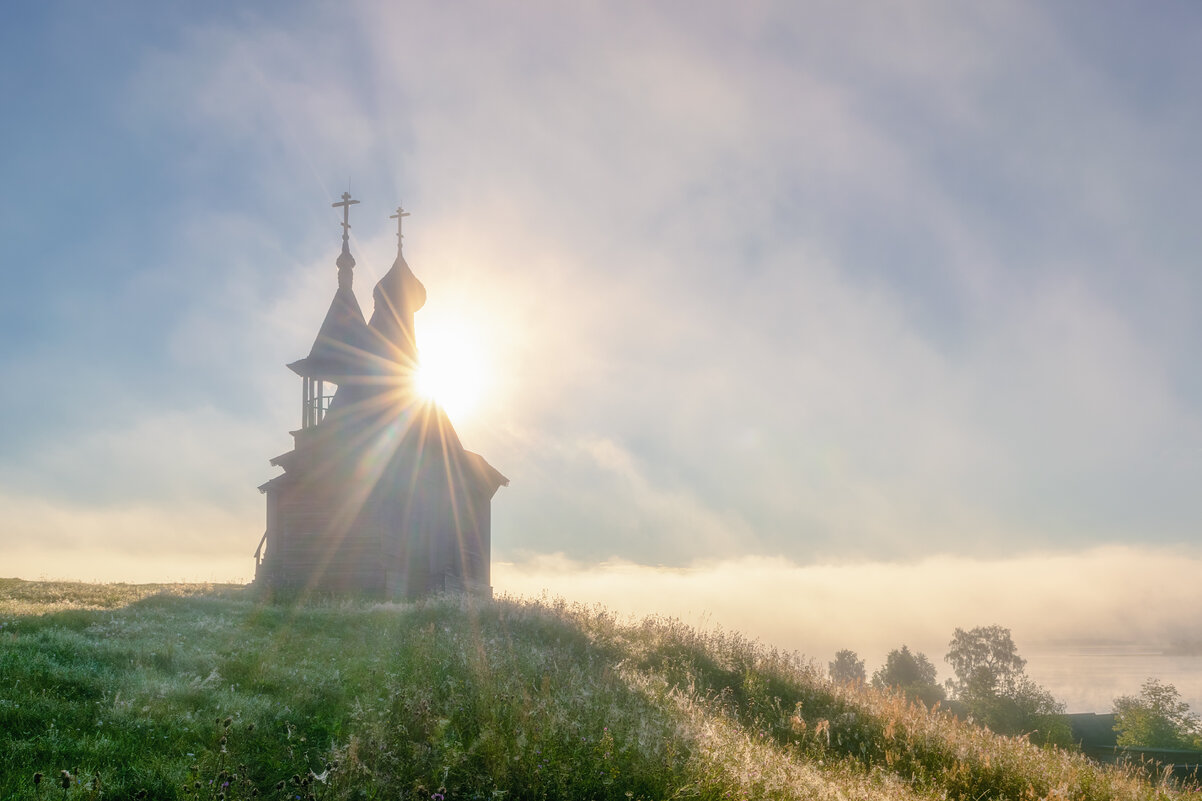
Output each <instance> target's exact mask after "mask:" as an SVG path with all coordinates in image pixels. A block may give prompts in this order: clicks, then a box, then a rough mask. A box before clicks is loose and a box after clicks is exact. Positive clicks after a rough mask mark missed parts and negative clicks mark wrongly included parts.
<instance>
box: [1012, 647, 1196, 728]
mask: <svg viewBox="0 0 1202 801" xmlns="http://www.w3.org/2000/svg"><path fill="white" fill-rule="evenodd" d="M1022 655H1023V656H1025V657H1026V659H1027V674H1028V675H1029V676H1030V677H1031V678H1032V679H1034V680H1035V681H1036V682H1038V683H1039V684H1040V685H1042V686H1043V687H1044V688H1045V689H1047V690H1049V691H1051V693H1052V695H1054V696H1056V698H1058V699H1059V700H1061V701H1063V702H1064V704H1065V707H1066V709H1067V711H1069V712H1110V711H1112V708H1113V704H1114V699H1115V698H1116V697H1118V696H1120V695H1138V694H1139V688H1140V685H1142V684H1143V683H1144V681H1145V680H1146V679H1148V678H1149V677H1155V678H1158V679H1160V680H1161V681H1162V682H1165V683H1168V684H1172V685H1173V686H1175V687H1176V688H1177V690H1178V691H1179V692H1180V693H1181V698H1182V700H1183V701H1185V702H1186V703H1188V704H1189V705H1190V708H1191V709H1192V710H1193V711H1194V712H1197V713H1199V714H1202V655H1199V656H1177V655H1172V654H1166V653H1165V652H1164V651H1163V650H1161V649H1159V648H1153V647H1145V646H1135V645H1122V646H1115V645H1107V646H1094V645H1091V646H1062V647H1052V646H1044V647H1043V648H1041V649H1032V650H1031V651H1029V652H1024V653H1023V654H1022Z"/></svg>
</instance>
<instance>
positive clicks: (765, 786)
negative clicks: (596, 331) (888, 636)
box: [0, 579, 1185, 801]
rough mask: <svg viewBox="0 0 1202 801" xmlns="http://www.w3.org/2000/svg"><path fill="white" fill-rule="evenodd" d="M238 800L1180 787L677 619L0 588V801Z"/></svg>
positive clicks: (140, 589)
mask: <svg viewBox="0 0 1202 801" xmlns="http://www.w3.org/2000/svg"><path fill="white" fill-rule="evenodd" d="M64 771H66V773H64ZM37 774H40V775H41V780H40V783H35V775H37ZM64 784H66V787H64ZM255 797H257V798H268V799H293V800H294V801H295V799H302V800H303V799H377V798H378V799H384V798H387V799H398V798H404V799H422V800H423V801H443V800H444V799H446V800H449V799H470V798H480V799H527V798H531V799H537V798H562V799H589V798H597V799H619V800H621V799H639V798H642V799H661V798H706V799H761V798H781V799H794V798H797V799H936V798H953V799H965V801H968V800H969V799H973V800H975V799H1002V798H1005V799H1033V798H1072V799H1153V798H1178V797H1182V798H1184V797H1185V796H1184V794H1181V795H1179V794H1178V793H1177V792H1176V791H1173V790H1170V789H1168V788H1165V787H1159V786H1155V785H1153V784H1149V783H1146V782H1143V781H1141V780H1139V779H1138V778H1136V777H1134V776H1131V775H1128V774H1124V773H1119V772H1115V771H1113V770H1105V769H1102V768H1100V767H1098V766H1095V765H1093V764H1092V763H1090V762H1089V761H1088V760H1087V759H1085V758H1084V757H1082V756H1080V755H1074V754H1067V753H1064V752H1060V751H1055V750H1041V749H1039V748H1036V747H1035V746H1033V745H1031V744H1029V743H1028V742H1026V741H1025V740H1022V739H1013V738H1001V737H996V736H993V735H991V734H990V733H988V732H986V731H983V730H980V729H978V728H975V727H972V726H969V725H966V724H963V723H960V722H957V721H955V720H953V719H951V718H950V717H948V716H946V715H943V714H941V713H933V714H932V713H927V712H926V711H925V710H923V709H920V708H916V707H913V706H911V705H909V704H907V703H906V702H905V701H903V700H901V699H899V698H895V697H891V696H888V695H883V694H879V693H874V692H871V691H866V690H859V689H846V688H837V687H833V686H831V685H830V684H829V683H828V682H826V681H825V680H824V679H822V678H821V677H820V676H819V675H818V673H817V672H816V671H815V670H814V669H812V668H811V667H810V666H808V665H807V664H806V663H804V662H803V661H801V660H800V659H799V658H798V657H796V656H794V655H790V654H784V653H780V652H778V651H775V650H772V649H769V648H766V647H764V646H762V645H759V644H757V643H753V642H749V641H747V640H746V639H744V638H742V637H740V636H738V635H735V634H729V633H721V632H703V631H698V630H696V629H693V628H690V627H687V626H685V625H683V624H681V623H679V622H677V621H674V620H667V619H661V618H648V619H647V620H644V621H641V622H622V621H619V620H617V619H615V618H614V616H613V615H612V614H610V613H608V612H606V611H605V610H602V609H597V608H582V607H577V606H568V605H565V604H562V603H548V602H530V601H513V600H497V601H488V602H475V603H471V602H468V601H466V600H464V599H456V598H447V599H440V600H434V601H430V602H427V603H421V604H415V605H390V604H371V603H366V602H355V603H352V602H330V603H314V604H307V605H298V606H282V605H271V604H263V603H257V602H256V600H255V598H254V596H253V593H252V592H251V591H249V590H247V589H245V588H242V587H230V586H213V587H202V586H195V585H192V586H189V585H174V586H172V585H153V586H151V585H140V586H132V585H82V584H62V583H48V582H24V581H19V580H15V579H2V580H0V798H4V799H77V798H105V799H120V798H154V799H172V798H179V799H218V798H223V799H243V798H255Z"/></svg>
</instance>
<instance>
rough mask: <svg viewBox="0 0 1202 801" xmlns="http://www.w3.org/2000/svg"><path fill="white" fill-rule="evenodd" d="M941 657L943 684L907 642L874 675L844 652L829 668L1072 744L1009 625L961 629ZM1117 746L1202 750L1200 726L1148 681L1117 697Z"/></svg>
mask: <svg viewBox="0 0 1202 801" xmlns="http://www.w3.org/2000/svg"><path fill="white" fill-rule="evenodd" d="M944 659H945V660H946V661H947V663H948V664H949V665H951V668H952V672H953V673H954V674H955V675H954V677H953V678H950V679H948V680H947V681H945V682H944V683H943V684H940V683H939V682H938V680H937V678H936V671H935V666H934V665H933V664H931V660H929V659H928V658H927V657H926V655H925V654H923V653H921V652H915V651H911V650H910V649H909V647H907V646H905V645H903V646H902V647H901V648H897V649H894V650H892V651H890V652H889V654H888V656H886V657H885V664H884V665H882V666H881V667H880V669H878V670H877V671H876V672H874V673H873V674H872V679H871V682H870V681H869V679H868V676H867V674H866V673H865V670H864V660H862V659H860V658H859V656H858V655H857V654H856V652H855V651H851V650H848V649H844V650H841V651H839V652H838V653H836V654H835V659H834V661H832V662H830V663H829V674H830V678H831V681H833V682H836V683H839V684H869V683H871V685H872V686H873V687H876V688H877V689H881V690H892V691H896V692H902V693H904V694H905V695H906V697H908V698H910V699H912V700H915V701H920V702H922V703H923V704H925V705H926V706H928V707H934V706H935V705H936V704H946V705H947V706H948V707H949V708H950V709H951V710H952V711H954V712H956V713H958V714H962V715H964V716H965V717H967V718H970V719H971V720H973V721H974V722H976V723H980V724H982V725H984V726H987V727H988V728H989V729H991V730H992V731H994V732H996V733H998V734H1004V735H1010V736H1015V735H1024V736H1029V737H1030V739H1031V741H1032V742H1036V743H1040V744H1047V745H1059V746H1072V745H1074V742H1073V737H1072V731H1071V729H1070V728H1069V724H1068V721H1067V720H1066V719H1065V717H1064V704H1062V703H1060V702H1059V701H1057V700H1056V699H1055V698H1054V697H1053V696H1052V694H1051V693H1050V692H1048V691H1047V690H1045V689H1044V688H1042V687H1040V686H1039V685H1038V684H1036V683H1035V682H1034V681H1033V680H1032V679H1031V678H1030V677H1029V676H1028V675H1027V674H1026V665H1027V660H1025V659H1023V658H1022V657H1021V656H1019V654H1018V648H1017V647H1016V646H1015V645H1014V640H1013V639H1012V638H1011V636H1010V629H1008V628H1005V627H1004V626H997V625H994V626H978V627H976V628H973V629H969V630H967V631H966V630H964V629H961V628H957V629H956V630H955V632H954V633H953V635H952V640H951V642H950V643H949V644H948V652H947V654H946V656H945V657H944ZM1114 714H1115V724H1114V729H1115V733H1116V735H1117V739H1118V744H1119V745H1121V746H1138V747H1144V748H1180V749H1202V724H1200V722H1199V718H1198V716H1197V715H1196V714H1194V713H1193V712H1191V711H1190V708H1189V704H1187V703H1185V702H1184V701H1182V700H1181V694H1180V693H1179V692H1178V691H1177V688H1176V687H1174V686H1173V685H1172V684H1167V683H1162V682H1160V681H1159V680H1158V679H1152V678H1150V679H1148V680H1147V681H1146V682H1144V684H1143V687H1142V688H1141V691H1140V694H1139V695H1137V696H1127V695H1125V696H1122V697H1120V698H1116V699H1114Z"/></svg>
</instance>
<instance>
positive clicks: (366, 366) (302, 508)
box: [255, 193, 509, 599]
mask: <svg viewBox="0 0 1202 801" xmlns="http://www.w3.org/2000/svg"><path fill="white" fill-rule="evenodd" d="M358 202H359V201H357V200H352V199H351V196H350V194H349V193H343V195H342V200H341V202H337V203H334V204H333V205H334V206H335V207H340V208H341V209H342V210H343V221H342V252H341V254H340V255H339V256H338V259H337V261H336V265H337V267H338V288H337V290H336V291H335V292H334V299H333V301H332V302H331V303H330V309H329V311H328V312H327V313H326V316H325V320H324V321H322V324H321V328H320V329H319V330H318V333H317V339H316V340H315V341H314V343H313V348H312V349H311V350H310V351H309V355H308V356H306V357H305V358H303V359H300V360H299V361H295V362H293V363H291V364H289V365H288V367H289V369H291V370H292V371H293V372H294V373H296V374H297V375H299V376H300V377H301V380H302V383H301V392H302V395H301V397H302V402H301V426H300V428H299V429H297V430H296V431H292V432H291V434H292V436H293V445H294V447H293V449H292V450H291V451H289V452H288V453H285V454H283V455H281V456H277V457H275V458H274V459H272V460H271V464H272V465H274V466H276V467H280V468H283V470H284V472H283V474H282V475H279V476H276V477H275V478H273V479H271V480H270V481H268V482H267V483H266V484H263V485H262V486H261V487H259V490H260V491H261V492H263V493H264V494H265V495H266V496H267V530H266V531H265V532H264V534H263V538H262V540H261V541H260V542H259V547H258V549H257V550H256V551H255V583H256V585H258V586H261V587H264V588H265V589H267V590H268V591H285V592H301V593H307V592H316V593H356V594H366V595H373V596H382V597H387V598H398V599H402V598H416V597H421V596H424V595H428V594H432V593H437V592H456V591H458V592H469V593H475V594H484V595H488V594H491V592H492V588H491V580H490V551H491V532H490V528H491V503H492V497H493V495H495V494H496V492H497V489H498V488H500V487H502V486H506V485H508V484H509V479H507V478H506V477H505V476H503V475H501V473H499V472H498V471H497V470H496V469H495V468H494V467H493V466H492V465H490V464H489V463H488V462H486V461H485V460H484V458H483V457H482V456H480V455H479V454H476V453H472V452H471V451H468V450H466V449H465V448H464V447H463V445H462V444H461V443H460V441H459V436H458V435H457V434H456V433H455V428H454V426H452V425H451V421H450V419H449V418H448V417H447V414H446V412H445V411H444V410H443V409H442V407H441V406H439V405H438V404H437V403H435V402H433V401H431V400H428V399H426V398H423V397H422V396H421V395H420V394H419V393H418V392H417V390H416V387H415V382H414V379H415V375H416V371H417V366H418V358H419V356H418V350H417V344H416V338H415V336H414V321H413V315H414V312H416V311H417V310H418V309H420V308H421V307H422V306H423V305H424V304H425V302H426V288H425V287H424V286H422V283H421V281H419V280H418V279H417V276H415V275H414V274H413V271H412V270H410V269H409V265H408V264H407V263H406V262H405V258H404V256H403V255H402V245H403V236H402V228H401V225H402V222H403V221H404V218H405V217H407V216H409V215H408V213H407V212H405V211H404V210H403V209H400V208H398V209H397V213H396V214H394V215H393V219H395V220H396V221H397V256H396V261H394V262H393V264H392V268H391V269H390V270H389V271H388V273H387V274H386V275H385V276H384V277H383V278H382V279H380V281H379V283H377V284H376V287H375V289H374V291H373V292H372V299H373V304H374V305H373V310H372V315H371V320H370V321H365V319H364V317H363V312H362V311H361V310H360V308H359V302H358V301H357V300H356V298H355V293H354V291H353V289H352V286H351V285H352V280H353V271H354V267H355V259H354V258H353V257H352V256H351V252H350V238H349V235H350V227H351V226H350V207H351V206H352V205H355V204H357V203H358Z"/></svg>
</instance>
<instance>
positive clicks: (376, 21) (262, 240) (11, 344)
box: [0, 0, 1202, 707]
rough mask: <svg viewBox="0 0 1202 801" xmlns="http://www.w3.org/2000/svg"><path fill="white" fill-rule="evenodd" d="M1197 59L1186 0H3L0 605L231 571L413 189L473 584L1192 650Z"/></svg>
mask: <svg viewBox="0 0 1202 801" xmlns="http://www.w3.org/2000/svg"><path fill="white" fill-rule="evenodd" d="M1200 38H1202V6H1199V5H1198V4H1196V3H1188V2H1168V3H1163V4H1158V6H1157V10H1156V13H1151V12H1149V11H1148V9H1147V8H1145V7H1143V6H1140V5H1138V4H1120V3H1101V4H1098V3H1083V2H1067V3H1055V4H1048V3H1039V2H1034V0H1031V1H1030V2H1025V1H1023V0H1016V1H1015V2H1007V3H996V4H979V3H957V2H920V3H894V4H877V5H874V6H873V7H872V9H871V10H870V11H869V10H866V9H865V8H863V7H862V6H859V5H858V4H851V3H809V2H787V3H786V2H781V3H773V2H764V3H760V2H755V3H749V4H748V3H742V4H693V5H689V6H687V7H685V6H680V5H659V4H642V3H630V4H596V5H589V4H586V5H578V4H562V3H535V4H531V5H521V6H512V5H502V4H488V3H472V2H469V3H467V4H429V5H421V6H417V7H411V6H410V5H409V4H396V3H387V2H375V1H374V0H363V1H362V2H348V3H338V4H328V3H321V2H314V1H313V0H301V1H300V2H296V3H290V4H288V5H287V6H286V7H283V6H279V7H275V6H270V5H269V6H264V7H258V6H253V5H248V4H244V3H231V2H214V3H205V4H166V3H164V4H138V5H137V7H135V6H134V5H133V4H127V5H122V4H116V5H113V4H67V3H55V2H49V3H24V4H12V5H11V7H10V8H8V9H6V12H5V22H4V24H3V25H0V45H2V47H0V61H2V62H3V69H0V87H2V96H3V97H4V101H5V117H6V120H11V121H12V124H7V125H4V126H0V174H2V175H3V177H4V186H5V188H6V192H5V193H4V196H3V198H0V232H2V233H3V242H4V243H5V244H4V247H5V250H4V253H5V255H4V259H5V265H6V269H5V270H4V274H5V287H4V289H3V291H0V312H2V314H0V375H3V376H4V377H5V394H4V403H3V413H0V509H2V510H3V512H4V514H3V524H2V525H0V577H2V576H10V575H11V576H20V577H23V578H31V579H36V578H40V577H47V578H71V579H87V580H126V581H150V580H154V579H159V578H161V579H163V580H173V581H175V580H236V581H246V580H249V579H250V578H251V576H252V575H253V571H254V559H253V554H254V553H255V549H256V543H258V542H259V541H260V538H261V537H262V536H263V534H264V527H265V502H264V498H263V496H262V495H261V494H260V492H259V490H258V488H259V487H260V486H262V485H263V484H264V482H266V481H268V480H270V479H272V478H273V477H275V476H277V475H279V472H280V471H279V468H276V467H273V466H271V465H270V464H269V459H271V458H272V457H275V456H277V455H279V454H283V453H286V452H287V451H288V450H289V449H290V448H292V447H293V439H292V437H291V435H290V434H289V432H290V431H294V430H296V429H297V428H299V427H300V425H301V414H302V411H301V407H302V400H301V399H302V394H301V393H302V390H301V383H300V379H299V378H298V376H297V375H296V374H294V373H293V372H292V371H290V370H289V369H288V368H287V367H286V366H285V365H287V364H290V363H293V362H295V361H296V360H298V359H301V358H303V357H305V356H306V354H308V353H309V352H310V349H311V348H312V346H313V343H314V339H315V337H316V335H317V331H318V327H319V326H320V325H321V323H322V320H323V315H325V313H326V310H327V309H328V308H329V306H330V298H331V296H332V295H333V293H334V291H335V288H336V286H337V280H338V278H337V269H336V267H335V259H336V258H337V257H338V255H339V252H340V247H341V241H342V240H341V237H342V233H343V229H342V227H341V223H342V221H343V217H342V212H341V211H340V210H338V209H335V208H332V207H331V203H332V202H333V201H335V200H337V198H339V196H340V195H341V194H342V193H343V192H344V191H349V192H352V193H353V194H354V197H355V198H356V199H358V200H360V201H361V202H360V203H359V204H358V205H355V206H354V209H353V211H351V212H350V218H349V224H350V226H351V228H350V232H349V248H350V252H351V253H353V255H354V259H355V261H356V266H355V268H354V284H353V292H354V293H355V297H356V299H357V302H358V304H359V305H360V307H362V309H363V310H365V311H366V312H367V313H368V314H370V313H371V311H370V310H371V309H372V290H373V287H374V286H375V285H376V282H377V281H379V279H380V278H381V277H382V276H383V275H384V274H385V273H387V272H388V270H389V268H390V266H391V265H392V264H393V263H394V259H395V258H396V252H397V251H396V247H397V239H396V235H397V233H398V230H397V220H394V219H390V215H392V214H393V213H394V211H395V210H396V209H397V207H398V205H399V204H400V202H401V200H402V198H403V200H404V206H405V209H406V210H407V211H409V212H411V216H409V217H406V218H404V223H403V225H404V239H403V242H404V256H405V260H406V263H407V264H408V265H409V266H410V267H411V269H412V271H413V274H414V275H415V276H416V277H417V278H418V279H419V280H420V281H421V283H422V285H423V286H424V287H425V288H426V290H427V293H428V297H427V299H426V302H425V305H424V307H422V308H421V309H420V310H419V311H417V312H416V315H415V317H414V320H415V328H416V338H417V344H418V348H419V350H420V355H421V360H422V365H423V366H422V374H421V379H420V380H421V386H422V387H423V389H424V391H426V392H428V393H429V394H430V396H431V397H433V398H434V399H435V400H436V401H437V402H438V403H439V404H441V405H442V406H443V407H444V408H445V409H446V411H447V416H448V417H449V418H450V419H451V420H452V421H453V423H454V426H455V430H456V431H457V433H458V435H459V437H460V439H461V440H462V444H463V446H464V447H465V448H467V449H469V450H471V451H473V452H477V453H479V454H482V455H483V456H485V457H486V458H487V460H488V462H489V463H490V464H492V465H493V466H495V467H496V469H497V470H498V471H499V472H500V473H501V474H503V475H504V476H506V477H508V478H509V479H510V482H511V483H510V484H509V486H507V487H504V488H503V489H502V490H501V491H500V492H499V493H498V494H497V495H496V497H495V498H494V499H493V501H492V506H491V532H492V538H491V547H492V556H493V563H494V565H495V569H494V572H493V578H492V581H493V586H494V589H495V591H496V592H497V593H498V594H501V593H507V592H510V593H522V594H537V593H538V592H540V591H542V590H547V591H549V592H551V593H554V594H560V595H563V596H565V597H568V598H575V599H579V600H586V601H599V602H604V603H607V604H612V605H613V606H614V607H615V608H619V609H621V610H622V611H623V612H624V613H625V612H630V613H648V614H650V613H657V612H662V613H670V614H682V615H683V614H689V615H696V617H697V619H698V620H710V621H713V622H715V623H720V624H721V625H724V626H727V627H737V628H741V629H743V630H746V631H748V632H750V633H752V634H753V635H754V636H758V637H762V638H765V639H769V640H771V641H773V642H779V644H781V645H783V646H785V647H788V648H790V649H797V650H800V651H802V652H803V653H807V654H810V655H812V656H813V657H815V658H816V659H824V658H829V654H830V653H832V651H833V649H834V648H836V647H837V646H840V644H846V645H847V646H848V647H856V648H860V649H861V650H862V651H863V652H864V653H863V654H862V656H864V657H865V658H867V659H868V661H869V663H870V664H871V663H873V662H874V661H876V662H879V660H880V659H881V658H883V653H882V651H883V650H884V649H886V648H889V647H896V646H899V645H901V644H902V643H905V642H909V643H911V644H913V645H914V646H915V647H919V646H921V647H925V648H928V649H931V650H933V651H934V653H932V656H933V657H935V658H936V662H937V665H938V667H939V669H940V671H941V678H945V677H946V675H947V673H946V665H944V664H943V663H942V661H941V657H942V653H943V652H942V650H941V649H942V648H943V647H944V646H945V645H946V638H947V637H948V636H950V627H952V626H975V625H987V624H991V623H999V624H1002V625H1006V626H1008V627H1010V628H1012V629H1013V631H1014V635H1015V640H1016V642H1017V643H1018V644H1019V646H1020V648H1023V649H1026V650H1032V651H1033V650H1034V649H1036V648H1037V647H1044V646H1046V645H1047V644H1048V643H1052V642H1065V641H1069V640H1075V639H1082V638H1083V639H1088V640H1090V641H1091V642H1097V641H1105V642H1122V643H1141V644H1146V645H1148V646H1149V648H1161V647H1167V646H1168V645H1169V643H1170V641H1173V640H1180V641H1202V618H1199V616H1198V615H1197V614H1196V610H1197V609H1198V608H1199V603H1200V602H1202V597H1199V596H1198V594H1197V590H1196V589H1195V588H1194V587H1195V585H1196V581H1195V580H1194V579H1193V578H1192V577H1193V576H1196V575H1197V574H1198V571H1202V537H1200V530H1199V521H1202V492H1199V487H1202V360H1199V358H1198V354H1199V352H1202V314H1200V313H1199V309H1202V269H1199V267H1198V254H1199V252H1202V233H1200V230H1202V228H1200V227H1199V225H1198V219H1197V218H1198V209H1200V208H1202V159H1199V158H1198V156H1197V148H1198V145H1197V143H1198V141H1199V140H1200V139H1202V104H1199V103H1198V102H1197V98H1196V95H1197V87H1198V86H1199V84H1200V82H1202V48H1199V47H1198V42H1199V40H1200ZM398 219H399V218H398ZM1045 568H1046V569H1045ZM1035 667H1036V661H1035V660H1034V659H1033V660H1032V669H1033V670H1034V669H1035ZM1191 684H1192V686H1190V687H1184V686H1183V687H1182V690H1183V693H1184V694H1185V695H1187V696H1188V697H1189V698H1191V699H1198V700H1199V701H1200V702H1202V675H1197V676H1195V677H1194V678H1193V680H1192V682H1191ZM1114 689H1115V688H1107V689H1106V690H1104V691H1103V692H1110V691H1112V690H1114ZM1119 689H1120V690H1122V691H1124V692H1134V691H1136V690H1137V689H1138V680H1135V682H1134V685H1133V686H1131V685H1124V687H1122V688H1119ZM1065 692H1067V691H1065ZM1074 703H1079V704H1081V705H1088V706H1090V707H1099V706H1100V707H1104V706H1105V699H1104V698H1103V699H1101V700H1099V699H1098V698H1096V697H1090V698H1084V697H1082V698H1079V699H1075V700H1074Z"/></svg>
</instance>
